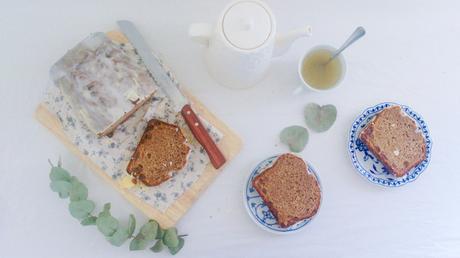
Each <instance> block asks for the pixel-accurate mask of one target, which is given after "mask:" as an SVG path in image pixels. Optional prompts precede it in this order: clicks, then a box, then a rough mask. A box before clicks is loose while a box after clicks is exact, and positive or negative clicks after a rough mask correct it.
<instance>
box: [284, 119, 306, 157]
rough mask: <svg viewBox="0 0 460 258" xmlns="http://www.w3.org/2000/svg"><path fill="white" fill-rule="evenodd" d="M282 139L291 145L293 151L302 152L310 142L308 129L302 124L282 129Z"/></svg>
mask: <svg viewBox="0 0 460 258" xmlns="http://www.w3.org/2000/svg"><path fill="white" fill-rule="evenodd" d="M280 140H281V142H282V143H284V144H286V145H287V146H289V149H290V150H291V151H293V152H301V151H303V150H304V149H305V146H306V145H307V143H308V131H307V129H306V128H304V127H302V126H298V125H293V126H289V127H286V128H284V129H283V130H282V131H281V133H280Z"/></svg>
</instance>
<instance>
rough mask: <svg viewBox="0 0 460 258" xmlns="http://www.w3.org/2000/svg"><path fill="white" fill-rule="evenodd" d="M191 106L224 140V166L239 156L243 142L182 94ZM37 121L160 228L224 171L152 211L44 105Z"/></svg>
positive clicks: (208, 173) (208, 171)
mask: <svg viewBox="0 0 460 258" xmlns="http://www.w3.org/2000/svg"><path fill="white" fill-rule="evenodd" d="M107 35H108V36H109V37H110V38H111V39H112V40H115V41H118V42H127V39H126V38H125V37H124V35H123V34H122V33H120V32H109V33H107ZM184 94H185V95H186V96H187V97H188V99H189V100H190V102H191V103H192V106H193V108H194V110H195V112H197V113H198V114H199V115H200V116H201V117H203V118H204V119H205V120H206V121H207V122H209V123H211V124H212V125H213V126H214V127H215V128H217V129H218V130H219V131H220V132H222V134H223V135H224V137H223V138H222V140H221V141H220V142H219V143H218V147H219V148H220V150H221V151H222V153H223V154H224V156H225V158H226V159H227V162H226V164H228V163H229V162H231V161H232V159H233V158H234V157H235V156H236V155H237V154H238V152H239V151H240V149H241V146H242V142H241V139H240V138H239V136H238V135H237V134H236V133H234V132H233V131H232V130H231V129H230V128H229V127H228V126H227V125H226V124H224V123H223V122H222V121H220V120H219V119H218V118H217V117H216V116H214V115H213V114H212V113H211V112H210V111H209V110H207V109H206V107H204V106H203V104H201V103H200V102H199V101H198V100H197V99H196V98H194V97H193V96H192V95H190V94H189V93H187V92H186V91H184ZM35 116H36V119H37V120H38V121H39V122H40V123H41V124H43V125H44V126H45V127H46V128H48V129H49V130H50V131H51V132H52V133H53V134H54V135H55V136H56V137H57V138H58V139H59V140H61V141H62V143H63V144H64V145H65V146H66V147H67V148H68V149H69V150H70V151H71V152H73V153H74V154H75V155H77V157H78V158H80V159H81V160H82V161H83V162H84V163H85V164H86V165H87V166H88V167H89V168H90V169H91V170H92V171H94V172H95V173H96V174H98V175H99V176H101V177H102V178H103V179H104V180H105V181H106V182H107V183H108V184H109V185H111V186H113V187H114V188H115V189H116V190H117V191H118V192H119V193H120V194H121V195H123V197H125V198H126V199H127V200H128V201H129V202H131V203H132V204H133V205H134V206H135V207H137V208H138V209H140V210H141V211H142V212H143V213H144V214H145V215H146V216H148V217H149V218H152V219H155V220H156V221H158V223H160V224H161V226H162V227H172V226H174V225H175V224H176V223H177V221H179V219H180V218H181V217H182V216H183V215H184V214H185V213H186V212H187V211H188V209H190V207H191V206H192V204H193V203H194V202H195V201H196V200H197V199H198V196H199V195H200V193H202V192H203V191H204V190H205V189H206V188H207V187H208V186H209V185H210V184H211V183H212V182H213V181H214V179H215V178H216V176H217V175H218V174H219V171H220V170H222V169H224V168H225V165H224V166H223V167H222V168H220V169H219V170H216V169H214V168H213V167H212V165H211V164H208V165H207V166H206V168H205V170H204V171H203V173H202V174H201V176H200V178H199V179H198V180H197V181H195V182H194V183H193V184H192V185H191V187H190V188H189V189H188V190H186V191H185V192H184V194H182V196H180V197H179V198H178V199H177V200H176V201H175V202H174V203H172V204H171V205H170V206H169V207H168V208H167V209H166V210H165V211H164V212H161V211H160V210H158V209H155V208H154V207H153V206H151V205H148V204H147V203H145V202H144V201H143V200H142V199H141V198H139V197H137V196H136V195H135V194H134V193H131V192H130V191H129V189H126V188H125V187H123V186H122V185H121V184H120V183H119V181H115V180H113V179H112V177H110V176H109V175H108V174H107V173H106V172H104V171H103V170H102V169H101V168H100V167H99V166H98V165H97V164H96V163H95V162H93V161H92V160H91V159H90V158H89V157H88V156H86V155H84V154H83V153H82V152H81V151H80V150H79V149H78V147H77V146H75V145H74V144H73V143H72V142H71V141H70V139H69V138H68V137H67V135H66V134H65V132H64V130H63V128H62V125H61V123H60V122H59V120H58V118H57V117H56V115H55V114H53V113H52V112H50V111H49V110H48V109H47V108H46V106H45V105H44V104H40V105H39V106H38V107H37V110H36V112H35Z"/></svg>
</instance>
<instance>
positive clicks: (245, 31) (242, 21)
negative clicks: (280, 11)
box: [222, 0, 274, 50]
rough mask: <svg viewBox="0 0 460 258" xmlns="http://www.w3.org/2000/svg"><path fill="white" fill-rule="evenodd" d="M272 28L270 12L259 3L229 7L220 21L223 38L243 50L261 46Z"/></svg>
mask: <svg viewBox="0 0 460 258" xmlns="http://www.w3.org/2000/svg"><path fill="white" fill-rule="evenodd" d="M273 28H274V22H273V19H272V15H271V13H270V11H269V10H268V8H267V7H266V6H265V5H264V4H262V3H261V2H259V1H248V0H246V1H238V2H236V3H234V4H232V5H230V7H229V8H228V9H227V11H226V12H225V13H224V16H223V20H222V30H223V33H224V36H225V38H226V39H227V40H228V41H229V42H230V44H232V45H233V46H235V47H237V48H240V49H244V50H250V49H255V48H258V47H260V46H262V45H263V44H264V43H265V42H266V41H267V40H268V39H269V38H270V36H271V34H272V33H273V32H272V31H273Z"/></svg>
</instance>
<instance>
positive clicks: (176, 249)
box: [168, 237, 185, 255]
mask: <svg viewBox="0 0 460 258" xmlns="http://www.w3.org/2000/svg"><path fill="white" fill-rule="evenodd" d="M184 243H185V240H184V238H182V237H180V238H179V243H178V244H177V246H176V247H169V246H168V249H169V252H170V253H171V254H172V255H175V254H177V253H178V252H179V251H180V249H182V247H184Z"/></svg>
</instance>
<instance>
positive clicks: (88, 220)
mask: <svg viewBox="0 0 460 258" xmlns="http://www.w3.org/2000/svg"><path fill="white" fill-rule="evenodd" d="M96 219H97V217H95V216H88V217H86V218H84V219H83V220H82V221H81V222H80V224H82V225H83V226H89V225H96Z"/></svg>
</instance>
